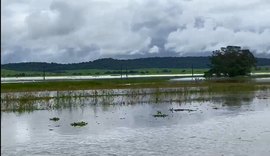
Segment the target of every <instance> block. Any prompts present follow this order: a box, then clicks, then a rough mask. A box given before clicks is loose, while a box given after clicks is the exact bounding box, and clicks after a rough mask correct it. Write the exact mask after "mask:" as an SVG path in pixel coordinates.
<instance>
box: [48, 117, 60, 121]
mask: <svg viewBox="0 0 270 156" xmlns="http://www.w3.org/2000/svg"><path fill="white" fill-rule="evenodd" d="M50 120H51V121H58V120H60V119H59V118H58V117H53V118H50Z"/></svg>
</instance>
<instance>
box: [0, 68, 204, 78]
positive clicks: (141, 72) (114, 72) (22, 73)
mask: <svg viewBox="0 0 270 156" xmlns="http://www.w3.org/2000/svg"><path fill="white" fill-rule="evenodd" d="M207 70H208V69H194V70H193V72H194V74H203V73H204V72H205V71H207ZM127 72H128V75H134V74H136V75H138V74H139V75H147V74H148V75H149V74H151V75H152V74H191V72H192V71H191V69H175V68H147V69H130V70H127ZM120 73H121V71H120V70H103V69H85V70H65V71H62V72H58V73H54V72H45V74H46V76H70V75H92V76H95V75H120ZM122 74H123V75H125V74H126V70H122ZM23 76H43V72H29V71H14V70H6V69H2V70H1V77H23Z"/></svg>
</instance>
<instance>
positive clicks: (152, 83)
mask: <svg viewBox="0 0 270 156" xmlns="http://www.w3.org/2000/svg"><path fill="white" fill-rule="evenodd" d="M169 79H170V78H128V79H110V80H107V79H102V80H84V81H82V80H81V81H44V82H34V83H32V82H29V83H6V84H5V83H4V84H1V90H2V92H28V91H44V90H48V91H60V90H88V89H120V88H168V87H209V90H210V91H234V90H244V91H252V90H256V89H258V87H260V88H263V87H265V88H269V86H270V83H268V82H264V83H256V82H254V81H251V80H250V79H248V78H235V79H224V80H218V81H213V80H211V81H199V82H172V81H168V80H169Z"/></svg>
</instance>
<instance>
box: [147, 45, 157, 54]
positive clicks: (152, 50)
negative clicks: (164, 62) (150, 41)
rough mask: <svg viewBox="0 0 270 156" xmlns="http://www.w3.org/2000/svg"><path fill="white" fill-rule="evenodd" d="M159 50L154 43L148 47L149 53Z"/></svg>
mask: <svg viewBox="0 0 270 156" xmlns="http://www.w3.org/2000/svg"><path fill="white" fill-rule="evenodd" d="M158 52H159V48H158V47H157V46H156V45H154V46H153V47H152V48H150V49H149V53H151V54H154V53H158Z"/></svg>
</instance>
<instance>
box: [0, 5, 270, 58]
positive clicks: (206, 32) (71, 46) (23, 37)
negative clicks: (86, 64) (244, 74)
mask: <svg viewBox="0 0 270 156" xmlns="http://www.w3.org/2000/svg"><path fill="white" fill-rule="evenodd" d="M1 5H2V8H1V27H2V29H1V55H2V57H1V61H2V63H8V62H22V61H47V62H61V63H68V62H82V61H90V60H94V59H97V58H102V57H114V58H117V57H118V56H121V57H129V58H130V57H131V58H132V57H138V56H143V57H146V56H153V55H155V56H167V55H170V56H172V55H173V56H188V55H206V54H209V51H213V50H215V49H219V48H220V47H221V46H226V45H240V46H243V47H246V48H250V49H251V50H252V51H253V52H255V54H256V55H257V56H262V57H270V37H269V36H270V19H269V18H267V17H268V15H269V14H270V9H269V8H270V1H268V0H249V1H246V0H238V1H235V0H227V1H224V2H217V1H216V0H182V1H175V0H155V1H154V0H125V1H123V0H113V1H112V0H78V1H74V0H39V1H31V0H2V1H1Z"/></svg>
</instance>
